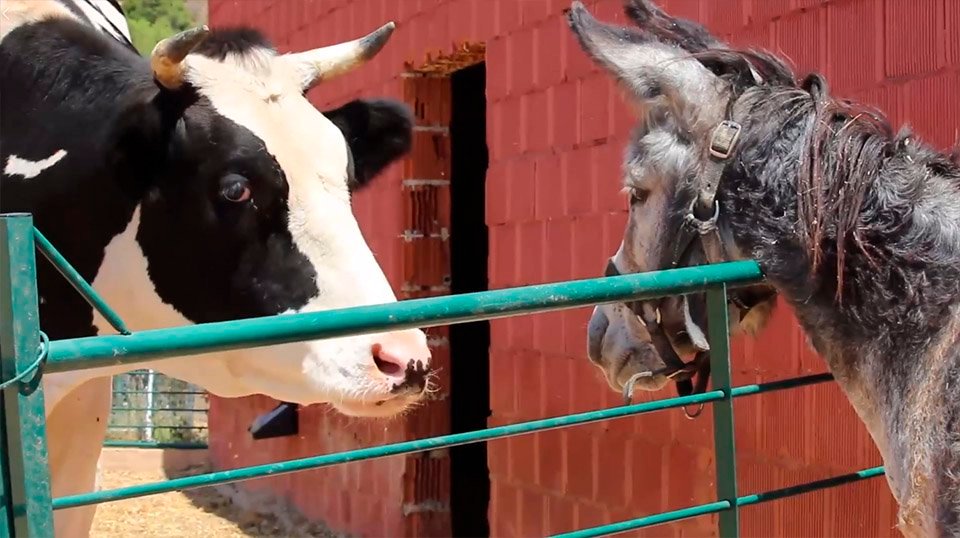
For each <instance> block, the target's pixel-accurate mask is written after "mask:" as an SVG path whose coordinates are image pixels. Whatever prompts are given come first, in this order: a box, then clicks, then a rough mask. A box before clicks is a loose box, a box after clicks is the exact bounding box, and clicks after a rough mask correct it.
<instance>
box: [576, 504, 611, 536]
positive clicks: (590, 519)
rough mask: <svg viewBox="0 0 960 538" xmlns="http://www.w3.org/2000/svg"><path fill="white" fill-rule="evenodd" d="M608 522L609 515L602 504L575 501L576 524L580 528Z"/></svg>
mask: <svg viewBox="0 0 960 538" xmlns="http://www.w3.org/2000/svg"><path fill="white" fill-rule="evenodd" d="M607 523H610V516H609V515H608V514H607V511H606V510H605V509H604V507H603V506H600V505H597V504H593V503H583V502H581V503H577V526H578V527H579V528H581V529H587V528H590V527H598V526H600V525H606V524H607Z"/></svg>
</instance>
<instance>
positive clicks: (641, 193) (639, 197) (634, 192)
mask: <svg viewBox="0 0 960 538" xmlns="http://www.w3.org/2000/svg"><path fill="white" fill-rule="evenodd" d="M648 196H650V191H648V190H646V189H638V188H636V187H634V188H632V189H630V205H633V204H642V203H644V202H646V201H647V197H648Z"/></svg>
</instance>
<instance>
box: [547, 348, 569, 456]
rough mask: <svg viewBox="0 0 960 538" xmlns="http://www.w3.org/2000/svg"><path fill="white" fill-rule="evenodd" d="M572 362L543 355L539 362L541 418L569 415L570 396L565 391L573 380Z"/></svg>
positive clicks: (562, 357) (557, 356)
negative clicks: (542, 388)
mask: <svg viewBox="0 0 960 538" xmlns="http://www.w3.org/2000/svg"><path fill="white" fill-rule="evenodd" d="M572 362H573V361H571V360H570V359H569V358H568V357H564V356H559V355H544V357H543V360H542V361H540V368H541V370H542V371H541V373H540V375H541V377H542V379H543V386H544V393H543V416H545V417H557V416H560V415H566V414H569V413H570V395H569V394H568V393H567V390H568V387H569V386H570V383H571V382H572V379H573V377H572V375H571V365H572ZM557 450H560V448H557Z"/></svg>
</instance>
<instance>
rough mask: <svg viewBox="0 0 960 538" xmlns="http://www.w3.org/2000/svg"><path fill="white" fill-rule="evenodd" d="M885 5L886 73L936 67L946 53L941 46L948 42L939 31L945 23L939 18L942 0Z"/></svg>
mask: <svg viewBox="0 0 960 538" xmlns="http://www.w3.org/2000/svg"><path fill="white" fill-rule="evenodd" d="M948 3H949V2H948ZM885 5H886V16H885V17H884V20H885V25H884V40H883V41H884V45H885V49H884V51H885V54H884V67H885V74H886V76H887V77H900V76H907V75H919V74H923V73H928V72H930V71H933V70H935V69H937V67H939V66H940V65H941V64H942V63H943V55H942V54H941V51H940V50H938V49H939V48H940V45H941V44H942V43H944V42H945V41H944V40H942V37H941V34H940V32H939V27H940V26H942V24H938V20H937V9H938V8H939V7H940V6H942V5H943V2H942V1H941V0H886V2H885ZM956 39H957V38H956V36H954V40H956Z"/></svg>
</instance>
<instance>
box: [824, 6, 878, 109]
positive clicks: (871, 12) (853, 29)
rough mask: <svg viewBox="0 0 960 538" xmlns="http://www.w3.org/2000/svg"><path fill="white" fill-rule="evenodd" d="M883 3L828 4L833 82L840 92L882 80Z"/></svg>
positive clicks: (830, 60) (850, 90)
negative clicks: (879, 21)
mask: <svg viewBox="0 0 960 538" xmlns="http://www.w3.org/2000/svg"><path fill="white" fill-rule="evenodd" d="M882 7H883V4H882V3H881V2H876V1H875V0H852V1H848V2H840V3H831V4H828V5H827V33H828V43H829V48H828V49H827V50H828V54H829V57H828V59H827V62H828V65H829V66H830V72H829V77H830V85H831V86H832V87H833V89H834V92H836V93H840V94H842V93H845V92H852V91H855V90H858V89H861V88H865V87H868V86H871V85H873V84H875V83H876V82H877V81H878V80H879V79H880V70H881V69H882V68H881V67H880V66H881V65H882V64H881V59H880V57H879V56H878V54H879V51H881V50H883V49H882V48H881V40H880V37H881V33H880V30H879V23H878V20H877V19H878V18H879V17H880V16H881V14H882V11H881V8H882Z"/></svg>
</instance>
